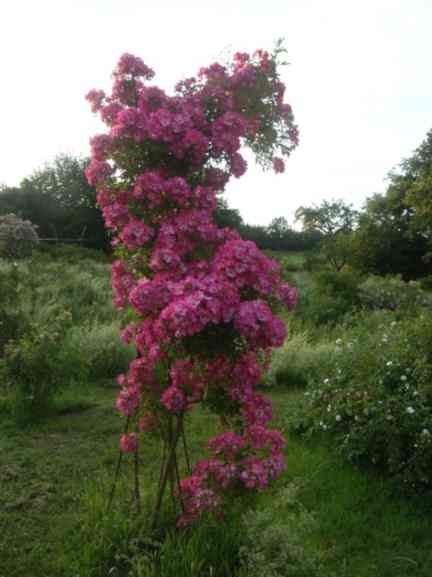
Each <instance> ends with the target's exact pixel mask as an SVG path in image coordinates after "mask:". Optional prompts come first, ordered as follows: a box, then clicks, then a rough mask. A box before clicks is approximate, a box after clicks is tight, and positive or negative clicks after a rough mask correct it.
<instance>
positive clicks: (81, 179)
mask: <svg viewBox="0 0 432 577" xmlns="http://www.w3.org/2000/svg"><path fill="white" fill-rule="evenodd" d="M87 163H88V159H85V158H84V159H83V158H76V157H74V156H71V155H67V154H63V155H60V156H57V157H56V158H55V159H54V161H53V162H52V163H50V164H46V165H45V166H44V167H42V168H40V169H38V170H36V171H35V172H34V173H33V174H31V175H30V176H28V177H27V178H24V180H23V181H22V182H21V184H20V186H18V187H8V186H4V185H0V215H1V214H9V213H13V214H16V215H17V216H19V217H20V218H22V219H25V220H30V221H31V222H32V223H34V224H35V225H37V227H38V228H37V230H38V234H39V237H40V238H57V239H58V240H59V241H60V242H61V241H62V240H69V239H77V240H79V239H81V241H82V243H83V244H84V245H85V246H87V247H91V248H96V249H100V250H104V251H109V249H110V238H109V236H108V234H107V232H106V230H105V227H104V222H103V218H102V213H101V210H100V209H99V207H98V206H97V203H96V190H95V188H94V187H93V186H90V185H89V184H88V183H87V180H86V177H85V175H84V170H85V168H86V166H87ZM215 220H216V222H217V223H218V225H219V226H229V227H231V228H234V229H236V230H238V231H239V232H240V233H241V234H242V236H243V238H245V239H249V240H253V241H254V242H256V244H257V245H258V246H259V247H260V248H261V249H271V250H276V251H277V250H290V251H304V250H310V249H312V248H314V247H315V246H316V245H317V243H318V242H319V240H320V237H321V234H320V233H319V231H304V232H303V231H296V230H293V229H292V228H290V227H289V225H288V223H287V221H286V219H285V218H283V217H280V218H275V219H274V220H273V221H272V222H271V223H270V225H269V226H253V225H248V224H246V223H245V222H244V221H243V219H242V217H241V215H240V213H239V211H238V210H236V209H232V208H229V206H228V204H227V202H226V201H225V199H223V198H219V199H218V207H217V210H216V213H215Z"/></svg>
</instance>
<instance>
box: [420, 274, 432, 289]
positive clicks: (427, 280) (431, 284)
mask: <svg viewBox="0 0 432 577" xmlns="http://www.w3.org/2000/svg"><path fill="white" fill-rule="evenodd" d="M419 283H420V287H421V289H422V290H424V291H432V274H430V275H428V276H424V277H423V278H421V279H419Z"/></svg>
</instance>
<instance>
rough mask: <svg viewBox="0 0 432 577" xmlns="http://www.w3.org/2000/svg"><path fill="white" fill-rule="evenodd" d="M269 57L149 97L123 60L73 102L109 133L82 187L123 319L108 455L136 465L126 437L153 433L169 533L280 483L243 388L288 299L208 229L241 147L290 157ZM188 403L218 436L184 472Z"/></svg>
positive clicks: (292, 134) (227, 233) (274, 340)
mask: <svg viewBox="0 0 432 577" xmlns="http://www.w3.org/2000/svg"><path fill="white" fill-rule="evenodd" d="M280 52H281V50H280V49H277V50H275V52H274V53H273V54H269V53H267V52H264V51H262V50H258V51H257V52H255V53H254V54H253V55H249V54H246V53H237V54H235V55H234V57H233V60H232V62H231V63H230V64H228V65H226V66H223V65H221V64H218V63H215V64H212V65H211V66H209V67H207V68H201V70H200V71H199V72H198V74H197V76H196V77H193V78H188V79H185V80H182V81H181V82H179V83H178V84H177V86H176V87H175V91H174V93H173V94H172V95H169V94H167V93H166V92H165V91H164V90H162V89H161V88H159V87H157V86H154V85H149V84H148V81H150V80H152V78H153V77H154V72H153V70H151V69H150V68H149V67H148V66H147V65H146V64H144V62H143V61H142V60H141V59H140V58H137V57H135V56H133V55H131V54H124V55H123V56H122V57H121V58H120V60H119V62H118V64H117V67H116V69H115V71H114V74H113V79H114V82H113V88H112V92H111V94H105V92H103V91H101V90H91V91H90V92H89V93H88V94H87V100H88V101H89V102H90V104H91V109H92V111H93V112H95V113H98V114H99V115H100V117H101V119H102V121H103V122H104V123H105V125H106V126H107V130H106V132H105V133H104V134H99V135H96V136H94V137H93V138H92V139H91V149H92V159H91V162H90V164H89V166H88V168H87V169H86V175H87V179H88V182H89V183H90V184H91V185H95V186H96V187H97V190H98V196H97V199H98V203H99V206H100V207H101V209H102V211H103V215H104V219H105V223H106V226H107V227H108V228H109V229H110V230H111V231H112V234H113V240H112V244H113V246H114V247H115V250H116V254H117V260H116V261H115V262H114V263H113V266H112V286H113V291H114V303H115V305H116V307H118V308H119V309H123V308H129V309H130V310H131V311H133V315H134V318H135V321H134V322H132V323H130V324H129V325H128V326H126V327H125V328H124V330H123V333H122V338H123V339H124V341H125V342H127V343H132V342H133V343H134V344H135V346H136V349H137V358H136V359H135V360H134V361H133V362H132V363H131V365H130V368H129V371H128V373H127V374H124V375H120V377H119V379H118V382H119V384H120V386H121V390H120V392H119V395H118V399H117V408H118V410H119V411H120V412H121V413H122V414H123V415H125V416H126V417H127V422H128V424H129V425H130V427H129V429H133V430H132V431H129V432H127V431H126V432H125V434H124V435H123V436H122V437H121V440H120V448H121V451H123V452H125V453H135V457H137V451H138V448H139V443H140V438H141V437H142V436H143V435H146V434H150V433H151V434H154V433H155V432H156V433H157V434H158V435H159V436H160V437H161V439H162V441H163V443H164V451H163V458H162V469H161V474H160V481H159V487H158V494H157V502H156V505H155V516H154V523H155V524H157V519H158V515H159V511H160V508H161V506H162V499H163V496H164V493H165V489H166V487H167V485H168V484H170V486H171V493H172V494H173V495H174V496H175V497H176V498H177V499H178V503H179V507H181V514H180V516H179V517H178V521H177V523H178V525H179V526H182V525H187V524H189V523H191V522H193V521H194V520H195V519H196V518H197V517H199V515H201V514H202V513H203V512H205V511H211V512H218V511H220V510H221V507H222V506H223V503H224V500H225V499H226V498H227V497H228V496H229V494H230V493H231V494H238V492H239V490H244V491H256V490H262V489H265V488H266V487H267V485H268V484H269V482H270V481H272V480H274V479H276V478H277V477H278V476H279V475H280V474H281V472H282V471H283V470H284V469H285V463H284V459H283V455H282V450H283V447H284V439H283V437H282V435H281V434H280V433H279V432H278V431H274V430H272V429H270V428H269V427H268V425H269V422H270V421H271V419H272V408H271V403H270V400H269V399H267V398H266V397H264V396H263V395H261V394H258V393H257V392H256V391H255V387H256V385H257V384H258V383H259V382H260V379H261V375H262V372H263V370H264V369H265V367H266V364H267V360H268V358H269V353H270V351H271V348H272V347H278V346H281V345H282V343H283V341H284V338H285V336H286V330H285V325H284V323H283V322H282V320H281V319H279V318H278V317H277V316H275V311H276V310H277V308H278V307H280V306H281V305H282V306H285V307H287V308H288V309H289V310H292V309H293V308H294V307H295V305H296V302H297V291H296V289H294V288H292V287H290V286H289V285H287V284H286V283H283V282H282V280H281V276H280V272H281V271H280V266H279V265H278V263H277V262H275V261H273V260H270V259H268V258H267V257H266V256H265V255H263V254H262V253H261V252H260V251H259V250H258V248H257V247H256V245H255V244H254V243H253V242H250V241H244V240H242V239H241V238H240V236H239V234H238V233H237V232H235V231H233V230H230V229H228V228H218V227H217V226H216V224H215V222H214V219H213V213H214V210H215V208H216V198H217V195H218V194H220V193H222V192H223V190H224V188H225V186H226V184H227V183H228V181H229V180H230V178H231V177H232V176H234V177H235V178H239V177H240V176H242V175H243V174H244V173H245V172H246V170H247V162H246V160H245V159H244V158H243V156H242V155H241V153H240V150H241V148H242V146H247V147H248V148H249V149H251V150H252V151H253V152H254V154H255V157H256V159H257V161H258V162H259V163H260V164H261V165H263V166H264V167H271V166H272V167H273V169H274V171H275V172H276V173H280V172H283V171H284V169H285V164H284V161H283V158H282V157H288V156H289V154H290V153H291V151H292V150H293V149H294V148H295V147H296V146H297V144H298V130H297V127H296V125H295V124H294V117H293V113H292V110H291V107H290V105H289V104H286V103H285V102H284V93H285V86H284V84H283V83H282V82H281V81H280V78H279V73H278V65H277V62H278V57H279V54H280ZM200 403H201V404H203V405H205V406H206V407H207V408H209V409H211V410H213V411H215V412H216V413H217V414H219V415H220V417H221V421H222V422H223V423H224V424H225V427H226V428H227V429H228V428H230V429H231V430H226V431H224V432H223V433H221V434H219V435H217V436H216V437H214V438H212V439H210V440H209V441H208V450H209V458H207V459H204V460H201V461H199V462H198V463H195V464H194V465H193V466H191V464H190V462H189V457H188V454H187V444H186V435H185V418H186V417H187V416H188V415H189V414H190V413H191V412H192V411H193V410H194V408H195V407H196V406H197V405H198V404H200ZM180 441H182V442H180ZM180 446H181V447H182V450H184V452H185V467H186V468H187V469H188V474H187V476H186V477H185V478H183V479H180V473H179V471H180V469H181V467H179V452H180V448H179V447H180ZM135 462H137V459H135ZM180 464H181V463H180Z"/></svg>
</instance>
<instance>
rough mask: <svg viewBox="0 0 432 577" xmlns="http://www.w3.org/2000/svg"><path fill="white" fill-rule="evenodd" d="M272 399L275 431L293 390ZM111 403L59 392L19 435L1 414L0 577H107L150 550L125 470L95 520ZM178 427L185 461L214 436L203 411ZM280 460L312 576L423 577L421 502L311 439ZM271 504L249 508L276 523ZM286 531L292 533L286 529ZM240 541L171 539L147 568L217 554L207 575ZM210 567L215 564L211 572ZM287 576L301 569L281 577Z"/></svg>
mask: <svg viewBox="0 0 432 577" xmlns="http://www.w3.org/2000/svg"><path fill="white" fill-rule="evenodd" d="M272 396H273V399H274V402H275V409H276V410H275V412H276V421H277V424H280V425H282V426H283V425H284V423H285V421H286V418H287V416H288V415H289V414H290V412H291V411H292V410H294V408H295V406H296V403H297V402H298V397H299V394H298V393H297V392H295V391H292V392H289V393H288V392H283V393H279V392H278V393H274V394H272ZM114 397H115V392H114V390H113V389H109V388H94V389H89V390H87V391H84V390H83V391H80V392H79V394H78V392H77V391H75V392H73V391H70V398H68V393H67V392H66V393H65V394H64V396H63V398H62V399H61V400H60V402H59V404H58V410H59V412H58V413H57V414H56V415H53V416H52V417H51V418H50V419H49V420H48V421H46V422H45V424H40V425H37V426H36V425H33V426H32V427H31V428H29V429H25V430H22V431H17V430H16V429H15V427H14V424H13V422H12V421H10V420H8V418H3V419H2V421H1V425H0V428H1V441H0V479H1V486H2V493H1V497H0V499H1V501H0V534H1V535H2V538H1V540H0V559H1V565H0V576H1V577H51V576H52V577H63V576H64V577H72V576H74V577H78V576H79V577H89V576H90V575H94V576H100V577H102V576H103V575H106V574H108V571H109V570H110V568H113V567H116V569H115V570H113V572H112V574H115V575H127V574H128V572H127V571H126V569H125V567H126V566H127V563H126V561H125V559H126V558H128V559H129V560H128V563H129V562H130V556H131V555H132V556H134V558H135V562H136V567H138V565H139V563H141V562H142V563H144V561H145V562H146V563H147V561H148V558H150V557H151V555H150V553H148V552H149V551H151V546H149V544H148V542H147V541H146V540H145V538H144V537H143V535H145V530H146V528H148V518H147V519H146V515H147V513H144V514H143V515H142V516H141V518H139V519H137V520H134V519H133V518H132V521H130V520H129V515H128V506H129V502H128V499H129V498H130V487H129V486H128V484H127V482H126V479H127V475H126V473H127V468H128V465H127V464H125V465H124V467H123V471H124V473H125V475H124V477H122V479H123V478H124V482H122V484H121V485H120V488H119V495H118V498H117V499H116V500H115V506H114V507H113V510H112V514H111V516H107V515H106V514H105V513H104V511H105V506H106V498H107V495H108V492H109V488H110V481H111V479H112V475H113V472H114V468H115V463H116V459H117V454H118V453H117V447H118V435H119V433H120V432H121V430H122V426H123V425H122V419H120V418H119V416H118V415H117V414H116V412H115V410H114V409H113V403H114ZM189 428H190V430H191V434H190V437H191V449H192V453H193V457H194V458H195V459H196V458H197V457H198V456H199V454H200V452H201V446H202V443H203V442H204V440H205V439H206V438H207V437H208V435H209V434H210V433H211V432H213V431H214V429H215V422H214V420H211V419H209V418H208V416H207V415H206V414H204V413H197V414H196V415H194V417H193V419H192V420H191V422H190V423H189ZM158 453H159V448H158V445H157V443H156V442H151V441H150V442H149V444H148V445H147V447H146V449H145V454H144V456H143V461H144V471H143V473H144V477H145V479H144V480H143V500H144V502H146V501H147V502H148V501H149V500H150V499H151V497H152V495H151V491H150V488H151V482H152V477H154V474H155V471H156V470H157V467H155V466H154V465H155V463H156V462H157V459H158ZM287 462H288V472H287V474H286V476H285V478H284V479H283V480H282V481H280V482H279V484H278V486H279V488H283V487H284V486H290V484H294V485H295V486H296V487H297V488H298V490H297V499H298V500H299V505H301V506H302V507H303V508H304V509H305V510H306V511H307V512H309V513H310V514H311V515H312V516H313V518H314V520H315V522H314V524H313V527H312V529H311V530H310V531H308V533H307V535H306V537H305V538H304V539H303V541H302V543H301V547H302V549H303V553H302V555H303V556H304V558H305V559H308V558H312V557H316V556H317V554H319V558H320V573H319V575H323V576H324V575H328V576H332V575H334V576H337V577H345V576H346V577H366V576H368V577H369V576H370V575H377V576H379V577H387V576H389V577H390V576H391V577H428V576H430V575H431V574H432V513H431V509H432V507H431V503H427V502H423V503H419V502H418V501H414V500H412V501H406V500H401V499H400V498H399V499H398V498H396V497H395V496H392V494H391V492H390V487H389V485H387V483H386V481H385V480H383V479H380V478H377V477H373V476H370V475H368V474H365V473H363V472H359V471H357V470H355V469H354V468H352V467H350V466H349V465H345V464H343V463H342V462H341V461H340V460H339V459H338V458H337V457H336V456H335V454H334V452H332V451H331V449H330V448H327V447H326V446H324V445H322V444H319V443H315V444H305V443H303V442H300V441H299V440H298V439H296V438H294V437H290V438H289V439H288V444H287ZM125 496H126V497H127V499H126V498H125ZM277 503H278V500H277V492H276V493H274V491H273V492H270V493H269V494H264V495H263V497H262V498H261V500H260V503H259V506H258V507H259V510H261V512H264V511H266V512H267V513H266V514H268V515H270V518H271V519H273V520H272V521H271V523H272V525H277V524H278V523H283V521H284V515H285V514H284V513H281V511H282V509H281V508H280V507H279V505H278V504H277ZM144 511H147V509H146V507H144ZM147 516H148V515H147ZM292 530H294V531H295V530H296V529H295V525H293V528H292ZM140 531H141V532H140ZM143 531H144V533H143ZM230 531H231V533H230ZM131 534H134V535H135V537H136V540H135V541H133V540H131ZM227 534H229V535H230V537H229V539H228V538H227ZM246 534H247V531H246V532H244V536H245V535H246ZM224 536H225V539H224ZM240 537H241V538H243V536H242V535H240ZM240 537H239V530H238V527H234V526H231V527H228V528H227V529H226V530H223V531H222V532H221V527H219V529H217V528H216V529H215V528H213V529H211V528H210V527H208V528H205V527H203V528H201V529H200V531H198V532H190V533H186V534H181V535H178V534H176V533H174V534H171V536H170V537H169V538H167V540H166V542H165V543H164V545H163V547H162V549H161V550H159V553H158V555H161V552H162V557H161V559H163V561H160V563H162V564H159V565H158V566H159V571H161V572H160V573H159V575H161V576H168V575H169V576H171V575H177V576H179V577H182V576H183V575H184V576H189V575H194V572H193V571H196V570H198V569H197V567H198V566H201V567H203V566H204V565H203V563H204V561H203V558H202V557H203V556H206V555H208V556H209V558H210V557H211V564H212V566H213V567H214V566H215V565H216V564H217V559H218V555H219V556H223V557H225V558H224V563H225V565H226V567H225V569H223V572H222V573H213V574H214V575H215V576H216V575H220V576H222V575H235V574H236V572H235V571H236V569H235V567H236V566H237V564H238V560H237V559H235V547H236V539H239V538H240ZM140 539H141V541H140ZM147 539H148V537H147ZM210 542H211V543H212V551H213V553H214V550H216V549H217V547H218V546H219V548H220V551H219V553H217V555H215V554H213V553H212V554H210V553H209V552H208V553H205V551H206V550H208V547H209V543H210ZM230 544H231V548H230ZM158 546H159V547H160V544H159V545H158ZM206 547H207V549H206ZM215 548H216V549H215ZM147 553H148V554H147ZM149 555H150V557H149ZM227 556H228V558H227ZM230 557H232V559H231V558H230ZM143 560H144V561H143ZM199 562H201V565H200V564H199ZM163 563H165V565H163ZM209 563H210V562H209ZM204 564H205V563H204ZM211 564H210V565H211ZM144 565H145V564H144ZM144 565H142V566H143V567H144ZM222 565H223V563H222V559H221V560H220V565H219V569H218V570H219V571H222ZM145 567H148V565H145ZM175 567H177V573H175ZM181 567H183V568H182V569H181ZM194 567H195V569H194ZM206 567H207V568H206V571H207V572H202V573H196V575H200V574H202V575H211V572H210V570H209V564H208V563H207V565H206ZM122 568H123V569H122ZM180 569H181V570H180ZM202 570H203V571H204V569H202ZM104 571H106V573H104ZM136 571H137V572H136V575H137V576H138V577H139V575H140V573H138V570H137V569H136ZM145 571H148V569H141V575H143V576H145V575H151V573H148V572H147V573H146V572H145ZM200 571H201V570H200ZM239 574H240V573H239ZM263 574H264V573H263ZM283 574H285V573H283ZM291 574H295V575H301V574H303V573H289V572H287V573H286V575H291ZM314 574H315V573H314ZM317 574H318V573H317Z"/></svg>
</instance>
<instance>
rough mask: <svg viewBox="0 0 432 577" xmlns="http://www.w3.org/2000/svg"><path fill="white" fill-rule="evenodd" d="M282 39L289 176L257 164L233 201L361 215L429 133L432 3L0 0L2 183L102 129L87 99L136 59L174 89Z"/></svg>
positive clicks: (261, 220)
mask: <svg viewBox="0 0 432 577" xmlns="http://www.w3.org/2000/svg"><path fill="white" fill-rule="evenodd" d="M279 37H284V38H285V46H286V48H287V49H288V59H289V61H290V63H291V64H290V66H289V67H286V68H285V69H284V70H283V73H282V76H283V80H284V81H285V83H286V85H287V101H288V102H290V104H291V105H292V107H293V109H294V112H295V115H296V121H297V123H298V125H299V129H300V145H299V147H298V149H297V150H296V151H295V152H294V153H293V155H292V157H291V158H290V159H289V160H288V162H287V167H286V172H285V174H283V175H278V176H276V175H273V174H272V173H270V172H267V173H263V172H261V170H260V169H258V168H256V167H254V166H253V161H251V162H250V168H249V171H248V172H247V174H246V175H245V176H244V177H243V178H241V179H240V180H235V181H234V182H233V183H232V184H230V186H229V189H228V192H227V198H228V201H229V203H230V205H231V206H232V207H233V208H239V209H240V212H241V214H242V216H243V217H244V219H245V220H246V221H247V222H249V223H253V224H267V223H269V222H270V221H271V220H272V218H274V217H277V216H285V217H286V218H287V219H288V220H289V221H291V222H292V217H293V213H294V211H295V209H296V208H297V207H298V206H299V205H301V204H303V205H310V204H312V203H320V202H321V201H322V200H323V199H330V198H343V199H344V200H346V201H347V202H352V203H354V204H355V205H356V206H361V205H362V203H363V202H364V200H365V198H366V197H367V196H370V195H371V194H373V193H374V192H382V191H384V189H385V180H384V179H385V176H386V174H387V172H388V171H389V170H390V169H391V168H392V167H394V166H395V165H397V164H398V163H399V162H400V160H401V159H402V158H403V157H406V156H408V155H410V154H411V153H412V151H413V150H414V149H415V148H416V147H417V146H418V145H419V144H420V142H421V141H422V140H423V139H424V137H425V135H426V132H427V131H428V130H429V129H430V128H432V74H431V56H432V0H265V1H264V0H259V1H256V0H229V1H226V0H216V1H214V0H212V1H211V2H210V1H206V0H197V1H195V0H182V1H178V0H176V1H170V0H159V1H157V0H151V1H147V0H86V1H84V0H27V1H24V0H0V66H1V79H2V82H1V89H0V111H1V115H2V122H1V128H0V153H1V157H0V158H1V161H0V163H1V164H0V182H3V183H6V184H8V185H17V184H19V182H20V181H21V179H22V178H23V177H25V176H27V175H28V174H30V173H31V172H32V171H33V170H34V169H36V168H38V167H39V166H41V164H43V163H44V162H46V161H48V162H49V161H50V160H52V159H53V158H54V157H55V155H56V154H58V153H60V152H70V153H73V154H82V155H87V154H89V145H88V140H89V137H90V136H91V135H93V134H95V133H96V132H100V125H99V122H98V121H97V120H96V119H95V117H94V116H93V115H92V114H91V112H90V109H89V106H88V104H87V102H86V101H85V100H84V95H85V94H86V93H87V92H88V90H90V89H91V88H103V89H109V87H110V74H111V72H112V69H113V68H114V65H115V63H116V61H117V60H118V58H119V56H120V55H121V54H122V53H124V52H132V53H133V54H136V55H137V56H140V57H142V58H143V60H144V61H145V62H146V64H148V65H149V66H150V67H152V68H153V69H154V70H155V72H156V78H155V80H154V82H155V83H157V84H159V85H161V86H162V87H163V88H164V89H166V90H168V91H170V90H171V89H172V87H173V85H174V84H175V82H176V81H177V80H178V79H179V78H182V77H184V76H192V75H193V74H195V73H196V71H197V70H198V69H199V68H200V67H201V66H204V65H206V64H209V63H211V62H213V61H215V60H216V59H218V58H220V57H221V55H222V56H223V54H225V53H226V52H227V51H229V50H231V51H238V50H240V51H244V50H246V51H249V50H251V51H252V50H254V49H256V48H265V49H271V48H272V46H273V44H274V41H275V40H276V39H277V38H279Z"/></svg>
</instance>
